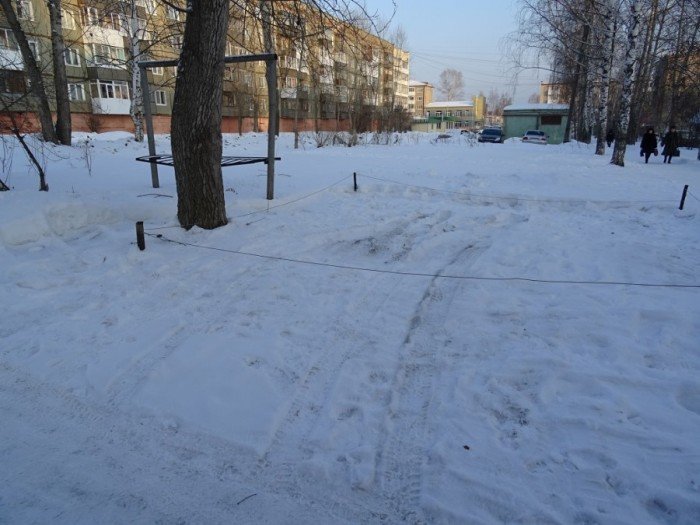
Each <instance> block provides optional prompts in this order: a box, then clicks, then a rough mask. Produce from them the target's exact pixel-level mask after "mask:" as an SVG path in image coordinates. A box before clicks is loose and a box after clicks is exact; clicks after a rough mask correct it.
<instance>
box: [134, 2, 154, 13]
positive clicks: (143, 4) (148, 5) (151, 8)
mask: <svg viewBox="0 0 700 525" xmlns="http://www.w3.org/2000/svg"><path fill="white" fill-rule="evenodd" d="M136 5H137V6H139V7H143V8H144V9H146V11H148V13H149V14H153V13H154V12H155V10H156V4H155V2H154V1H153V0H136Z"/></svg>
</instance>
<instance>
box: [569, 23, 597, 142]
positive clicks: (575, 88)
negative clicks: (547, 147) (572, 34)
mask: <svg viewBox="0 0 700 525" xmlns="http://www.w3.org/2000/svg"><path fill="white" fill-rule="evenodd" d="M590 30H591V26H590V25H589V24H585V25H584V26H583V34H582V35H581V42H580V44H579V48H578V53H577V55H576V72H575V73H574V80H573V85H572V86H571V97H570V98H569V118H567V119H566V127H565V129H564V142H569V141H570V140H571V121H572V120H573V119H572V116H573V115H574V108H575V107H576V100H577V97H578V96H579V94H578V92H579V85H580V83H581V75H582V73H581V70H582V68H583V64H582V63H583V58H584V54H585V51H586V45H587V44H588V35H589V33H590ZM583 74H584V75H585V74H586V73H585V71H584V73H583ZM583 96H585V94H584V95H583ZM581 107H583V106H581ZM576 117H577V119H579V120H580V119H581V115H576Z"/></svg>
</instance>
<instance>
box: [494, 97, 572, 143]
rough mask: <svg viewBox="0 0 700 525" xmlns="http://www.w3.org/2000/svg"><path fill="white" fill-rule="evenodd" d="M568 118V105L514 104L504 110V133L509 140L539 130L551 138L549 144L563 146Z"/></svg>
mask: <svg viewBox="0 0 700 525" xmlns="http://www.w3.org/2000/svg"><path fill="white" fill-rule="evenodd" d="M568 118H569V105H568V104H512V105H510V106H506V107H505V108H503V132H504V135H505V138H506V139H509V138H512V137H522V136H523V135H524V134H525V132H526V131H527V130H529V129H539V130H541V131H544V132H545V133H546V134H547V135H548V136H549V141H548V143H549V144H561V143H562V142H563V141H564V130H565V129H566V121H567V119H568Z"/></svg>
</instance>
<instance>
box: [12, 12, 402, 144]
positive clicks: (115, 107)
mask: <svg viewBox="0 0 700 525" xmlns="http://www.w3.org/2000/svg"><path fill="white" fill-rule="evenodd" d="M285 5H286V4H284V3H280V5H279V6H276V9H275V14H274V20H273V21H272V24H271V27H272V33H273V34H272V39H273V43H274V51H275V53H276V54H277V55H278V57H279V60H278V67H277V73H278V77H277V81H278V88H279V94H280V104H279V107H280V112H279V117H280V129H281V130H282V131H285V130H290V129H292V128H297V129H300V130H306V129H315V130H322V129H327V130H330V129H351V128H352V129H358V124H362V125H361V126H359V127H360V128H371V127H372V125H373V123H376V121H377V119H380V118H381V116H382V114H383V112H386V113H388V112H390V111H393V110H395V109H396V108H404V109H407V108H408V104H409V58H410V57H409V54H408V53H407V52H406V51H404V50H401V49H399V48H397V47H395V46H393V45H392V44H391V43H389V42H388V41H386V40H383V39H381V38H379V37H377V36H375V35H372V34H370V33H368V32H366V31H364V30H362V29H360V28H358V27H354V26H352V25H350V24H348V23H345V22H343V21H340V20H337V19H334V18H332V17H329V16H327V15H325V14H324V15H323V16H320V15H319V13H318V12H317V11H314V10H311V9H305V8H304V6H303V4H299V7H300V8H299V9H296V6H295V9H294V12H292V11H291V10H290V11H285V10H284V9H285V7H284V6H285ZM16 6H17V7H16V10H17V13H18V16H19V19H20V22H21V25H22V28H23V30H24V32H25V34H26V35H27V38H28V39H29V41H30V46H31V49H32V53H33V54H34V56H35V58H36V59H37V61H38V63H39V67H40V68H41V71H42V75H43V77H44V80H45V84H46V85H47V86H51V85H52V83H53V80H52V75H53V72H52V57H51V42H50V25H49V15H48V9H47V7H46V3H45V2H42V1H41V0H17V3H16ZM231 9H232V11H231V17H230V25H229V31H228V38H227V46H226V55H229V56H231V55H246V54H255V53H262V52H263V51H264V50H265V45H264V40H265V39H264V34H263V27H262V25H261V23H260V20H259V18H260V17H251V15H250V13H246V12H245V11H244V10H243V9H241V8H236V7H232V8H231ZM184 23H185V15H184V13H182V12H180V11H178V10H177V9H174V8H172V7H170V6H168V5H166V4H164V3H162V2H156V1H155V0H87V1H86V0H73V1H70V0H68V1H64V2H63V3H62V25H63V37H64V41H65V44H66V53H65V56H64V62H65V64H66V71H67V75H68V89H69V94H70V99H71V113H72V120H73V128H74V129H76V130H92V131H106V130H111V129H126V130H130V129H133V122H132V117H131V114H133V113H134V111H133V108H132V103H133V102H134V100H135V99H138V97H139V96H140V89H141V87H140V82H139V79H138V78H137V77H138V69H139V68H138V66H136V63H137V62H139V61H144V60H172V59H177V58H178V56H179V54H180V51H181V48H182V41H183V33H184ZM176 76H177V71H176V68H152V69H150V70H149V72H148V81H149V85H150V90H151V100H150V102H151V109H152V112H153V114H154V117H155V123H156V127H157V130H158V131H161V132H163V131H167V130H169V116H170V114H171V111H172V106H173V95H174V88H175V80H176ZM26 92H27V75H26V68H25V66H24V62H23V60H22V56H21V54H20V52H19V47H18V44H17V41H16V39H15V37H14V35H13V33H12V31H11V30H10V28H9V24H8V23H7V20H6V19H5V17H4V13H0V96H2V97H3V100H5V101H9V102H10V106H9V107H10V109H12V110H15V111H27V110H31V104H30V102H28V101H29V99H28V97H26ZM49 98H51V96H50V94H49ZM267 98H268V96H267V83H266V79H265V65H264V63H263V62H259V63H244V64H231V65H228V66H227V67H226V70H225V74H224V95H223V114H224V120H223V122H222V129H223V130H224V131H249V130H263V129H265V128H266V123H267V118H268V107H267V104H268V102H267ZM13 101H17V103H16V104H14V102H13Z"/></svg>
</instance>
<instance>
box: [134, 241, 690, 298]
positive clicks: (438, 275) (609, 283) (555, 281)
mask: <svg viewBox="0 0 700 525" xmlns="http://www.w3.org/2000/svg"><path fill="white" fill-rule="evenodd" d="M146 235H148V236H150V237H156V238H158V239H160V240H162V241H165V242H169V243H173V244H179V245H180V246H186V247H191V248H200V249H203V250H212V251H217V252H224V253H233V254H236V255H247V256H248V257H258V258H260V259H268V260H274V261H285V262H290V263H295V264H306V265H311V266H323V267H326V268H337V269H340V270H354V271H361V272H372V273H384V274H391V275H402V276H409V277H430V278H433V279H435V278H440V279H459V280H468V281H499V282H500V281H511V282H528V283H540V284H584V285H585V284H589V285H602V286H637V287H647V288H700V284H673V283H639V282H628V281H573V280H564V279H561V280H559V279H533V278H529V277H483V276H477V275H450V274H443V273H425V272H402V271H398V270H382V269H378V268H366V267H362V266H349V265H342V264H333V263H324V262H318V261H309V260H303V259H292V258H289V257H278V256H274V255H263V254H259V253H252V252H244V251H240V250H229V249H226V248H217V247H215V246H203V245H201V244H194V243H189V242H184V241H176V240H175V239H169V238H167V237H164V236H163V235H161V234H153V233H147V234H146Z"/></svg>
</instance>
